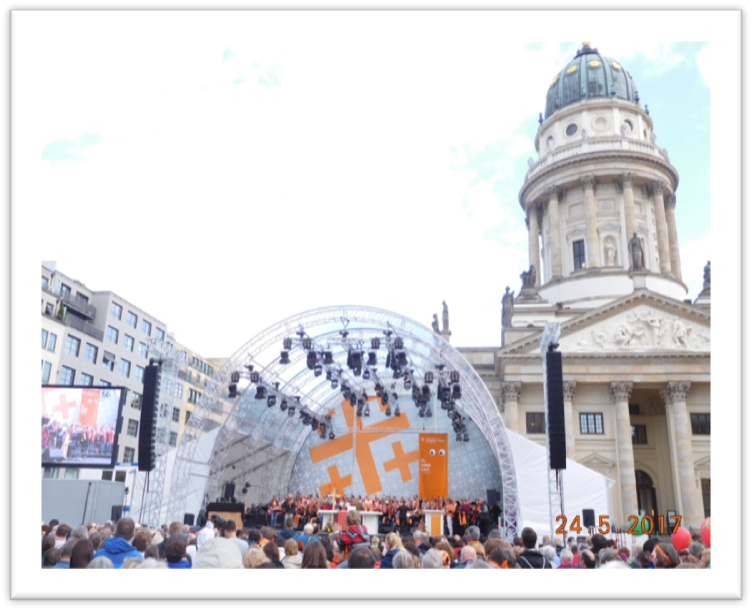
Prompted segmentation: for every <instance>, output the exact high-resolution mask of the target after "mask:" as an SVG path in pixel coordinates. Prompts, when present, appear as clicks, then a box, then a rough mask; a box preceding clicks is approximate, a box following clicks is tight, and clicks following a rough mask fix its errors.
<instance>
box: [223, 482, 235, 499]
mask: <svg viewBox="0 0 752 610" xmlns="http://www.w3.org/2000/svg"><path fill="white" fill-rule="evenodd" d="M234 495H235V483H227V484H226V485H225V498H232V497H233V496H234Z"/></svg>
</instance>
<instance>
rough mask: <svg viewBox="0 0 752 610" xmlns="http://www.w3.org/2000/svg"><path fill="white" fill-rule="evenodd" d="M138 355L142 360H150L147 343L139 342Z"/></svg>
mask: <svg viewBox="0 0 752 610" xmlns="http://www.w3.org/2000/svg"><path fill="white" fill-rule="evenodd" d="M138 355H139V356H141V357H142V358H148V357H149V348H148V347H147V345H146V343H144V342H143V341H139V342H138Z"/></svg>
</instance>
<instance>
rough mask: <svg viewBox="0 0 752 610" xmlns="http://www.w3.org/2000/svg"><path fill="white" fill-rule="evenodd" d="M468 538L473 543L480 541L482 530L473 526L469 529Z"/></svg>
mask: <svg viewBox="0 0 752 610" xmlns="http://www.w3.org/2000/svg"><path fill="white" fill-rule="evenodd" d="M466 533H467V537H468V539H469V540H470V541H471V542H477V541H478V540H480V528H479V527H478V526H477V525H471V526H470V527H468V528H467V532H466Z"/></svg>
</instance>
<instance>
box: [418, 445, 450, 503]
mask: <svg viewBox="0 0 752 610" xmlns="http://www.w3.org/2000/svg"><path fill="white" fill-rule="evenodd" d="M419 446H420V478H419V485H418V494H419V495H420V497H421V498H438V497H441V498H446V497H448V496H449V479H448V477H449V468H448V466H447V464H448V456H447V452H448V450H449V443H448V441H447V435H446V434H421V435H420V437H419Z"/></svg>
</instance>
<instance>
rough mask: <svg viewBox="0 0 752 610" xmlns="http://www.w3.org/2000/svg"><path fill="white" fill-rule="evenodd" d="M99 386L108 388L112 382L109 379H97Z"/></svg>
mask: <svg viewBox="0 0 752 610" xmlns="http://www.w3.org/2000/svg"><path fill="white" fill-rule="evenodd" d="M99 385H100V387H103V388H109V387H110V386H111V385H112V384H111V383H110V382H109V381H105V380H104V379H100V380H99Z"/></svg>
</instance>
